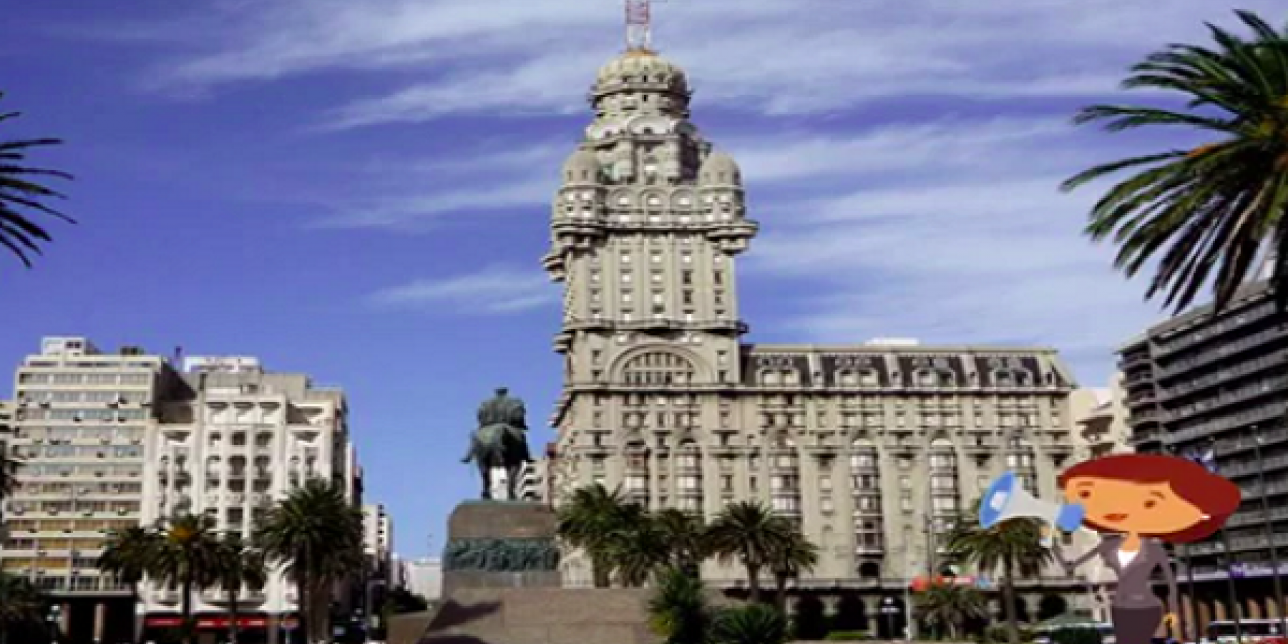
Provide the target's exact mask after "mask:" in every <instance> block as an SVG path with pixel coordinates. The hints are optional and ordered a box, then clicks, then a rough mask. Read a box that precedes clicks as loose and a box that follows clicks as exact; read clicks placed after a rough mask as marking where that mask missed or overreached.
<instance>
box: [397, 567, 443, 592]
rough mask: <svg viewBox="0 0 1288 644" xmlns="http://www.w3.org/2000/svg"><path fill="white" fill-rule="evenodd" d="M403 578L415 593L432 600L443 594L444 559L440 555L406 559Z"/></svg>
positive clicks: (409, 588)
mask: <svg viewBox="0 0 1288 644" xmlns="http://www.w3.org/2000/svg"><path fill="white" fill-rule="evenodd" d="M403 578H404V580H405V581H406V586H405V587H406V588H407V590H409V591H411V593H412V594H413V595H420V596H421V597H424V598H425V599H426V600H428V601H431V602H433V601H438V600H439V599H440V598H442V596H443V561H442V560H441V559H439V558H438V557H425V558H422V559H410V560H407V561H404V562H403Z"/></svg>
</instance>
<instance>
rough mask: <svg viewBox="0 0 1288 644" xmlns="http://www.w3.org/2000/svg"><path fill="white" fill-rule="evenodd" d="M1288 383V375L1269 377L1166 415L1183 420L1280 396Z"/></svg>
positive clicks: (1169, 419) (1172, 419) (1166, 416)
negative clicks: (1258, 399)
mask: <svg viewBox="0 0 1288 644" xmlns="http://www.w3.org/2000/svg"><path fill="white" fill-rule="evenodd" d="M1285 385H1288V377H1279V378H1268V379H1266V380H1264V381H1262V382H1259V383H1253V384H1251V385H1247V386H1244V387H1240V388H1238V389H1236V390H1234V391H1230V392H1227V393H1223V394H1220V395H1217V396H1212V397H1211V398H1207V399H1205V400H1203V401H1201V402H1200V403H1192V404H1190V405H1186V406H1183V407H1179V408H1177V409H1173V410H1171V411H1169V412H1167V413H1166V414H1165V415H1164V419H1165V420H1167V421H1176V420H1183V419H1185V418H1191V417H1194V416H1198V415H1205V414H1213V413H1216V412H1219V411H1220V410H1222V409H1224V408H1227V407H1232V406H1235V405H1241V404H1245V403H1247V402H1249V401H1252V400H1256V399H1257V398H1261V397H1262V396H1279V395H1282V394H1283V392H1284V387H1285Z"/></svg>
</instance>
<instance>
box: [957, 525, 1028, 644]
mask: <svg viewBox="0 0 1288 644" xmlns="http://www.w3.org/2000/svg"><path fill="white" fill-rule="evenodd" d="M978 508H979V504H978V503H976V504H975V509H974V510H973V511H971V512H967V513H966V515H965V516H963V517H961V518H960V519H958V520H957V522H956V524H955V525H954V526H953V528H952V530H951V531H950V532H949V534H948V538H947V542H946V546H947V550H948V553H949V556H951V557H954V558H956V559H957V560H959V561H962V562H964V563H966V564H968V565H972V566H974V567H975V570H976V571H977V572H978V573H979V574H982V575H992V574H993V573H994V572H995V571H997V570H998V569H999V568H1000V569H1001V570H1002V577H1001V580H1000V581H1001V584H1002V605H1003V606H1004V608H1005V610H1006V625H1007V631H1008V634H1009V638H1010V641H1011V643H1012V644H1017V643H1018V642H1019V641H1020V626H1019V621H1018V619H1017V617H1016V609H1015V578H1016V575H1022V576H1025V577H1032V576H1036V575H1038V574H1039V573H1040V572H1041V570H1042V568H1043V567H1044V566H1046V565H1047V564H1049V563H1050V562H1051V561H1052V554H1051V551H1050V550H1048V549H1047V548H1044V547H1043V546H1042V544H1041V539H1042V530H1041V523H1039V522H1038V521H1037V520H1036V519H1028V518H1020V519H1010V520H1008V521H1003V522H1001V523H998V524H997V525H995V526H993V527H991V528H983V527H980V525H979V519H978Z"/></svg>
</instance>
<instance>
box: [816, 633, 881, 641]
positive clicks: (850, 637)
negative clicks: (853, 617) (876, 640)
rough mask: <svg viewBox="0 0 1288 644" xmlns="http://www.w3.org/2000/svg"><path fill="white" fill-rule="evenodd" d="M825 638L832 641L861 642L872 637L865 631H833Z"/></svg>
mask: <svg viewBox="0 0 1288 644" xmlns="http://www.w3.org/2000/svg"><path fill="white" fill-rule="evenodd" d="M823 639H825V640H828V641H831V642H861V641H864V640H870V639H872V637H871V636H869V635H868V634H867V633H865V632H863V631H832V632H830V633H828V634H827V636H826V637H824V638H823Z"/></svg>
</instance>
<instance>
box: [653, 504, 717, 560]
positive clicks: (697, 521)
mask: <svg viewBox="0 0 1288 644" xmlns="http://www.w3.org/2000/svg"><path fill="white" fill-rule="evenodd" d="M653 517H654V521H655V522H656V525H657V527H658V529H659V530H660V531H661V532H662V535H663V536H664V537H665V539H666V543H667V547H668V556H667V563H668V565H670V566H671V567H672V568H676V569H679V570H683V571H686V572H687V573H688V574H690V575H692V576H695V577H696V576H698V575H699V573H700V571H701V567H702V562H703V561H706V559H707V557H708V556H710V547H709V544H708V543H707V538H706V526H705V525H704V524H703V521H702V516H701V515H699V514H696V513H693V512H685V511H684V510H677V509H674V508H667V509H664V510H659V511H657V512H656V513H654V515H653Z"/></svg>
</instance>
